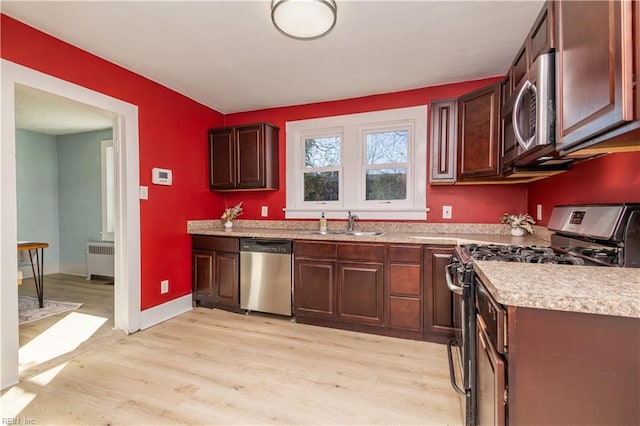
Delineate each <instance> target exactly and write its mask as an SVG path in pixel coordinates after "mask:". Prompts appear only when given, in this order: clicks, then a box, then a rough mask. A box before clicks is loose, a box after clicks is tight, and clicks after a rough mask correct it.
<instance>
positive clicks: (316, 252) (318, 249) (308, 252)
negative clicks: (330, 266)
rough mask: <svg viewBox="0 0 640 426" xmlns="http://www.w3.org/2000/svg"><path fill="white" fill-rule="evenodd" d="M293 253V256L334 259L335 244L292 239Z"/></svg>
mask: <svg viewBox="0 0 640 426" xmlns="http://www.w3.org/2000/svg"><path fill="white" fill-rule="evenodd" d="M293 255H294V256H295V257H315V258H329V259H335V257H336V244H335V243H327V242H310V241H294V242H293Z"/></svg>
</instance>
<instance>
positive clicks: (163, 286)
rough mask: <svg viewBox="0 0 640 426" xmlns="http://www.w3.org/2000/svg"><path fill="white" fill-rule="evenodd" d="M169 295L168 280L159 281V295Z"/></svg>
mask: <svg viewBox="0 0 640 426" xmlns="http://www.w3.org/2000/svg"><path fill="white" fill-rule="evenodd" d="M165 293H169V280H162V281H160V294H165Z"/></svg>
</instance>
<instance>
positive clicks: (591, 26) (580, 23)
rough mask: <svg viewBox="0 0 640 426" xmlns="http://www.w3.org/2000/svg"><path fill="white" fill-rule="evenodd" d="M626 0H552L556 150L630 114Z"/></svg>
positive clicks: (628, 5) (629, 38)
mask: <svg viewBox="0 0 640 426" xmlns="http://www.w3.org/2000/svg"><path fill="white" fill-rule="evenodd" d="M631 6H632V5H631V2H630V1H627V0H624V1H618V0H611V1H561V2H557V3H556V7H557V19H558V40H557V42H558V43H557V44H558V48H557V54H556V58H557V61H558V63H557V78H558V81H557V85H556V87H557V98H558V115H557V128H558V136H557V139H558V142H557V143H556V147H557V148H558V150H566V149H568V148H570V147H571V146H572V145H575V144H577V143H578V142H580V141H584V140H587V139H589V138H591V137H593V136H596V135H598V134H599V133H602V132H604V131H606V130H609V129H612V128H614V127H617V126H619V125H621V124H623V123H625V122H626V121H630V120H632V118H633V104H632V102H633V100H632V93H633V86H632V84H633V83H632V72H633V70H632V59H631V58H632V46H633V43H632V33H631V31H632V25H631Z"/></svg>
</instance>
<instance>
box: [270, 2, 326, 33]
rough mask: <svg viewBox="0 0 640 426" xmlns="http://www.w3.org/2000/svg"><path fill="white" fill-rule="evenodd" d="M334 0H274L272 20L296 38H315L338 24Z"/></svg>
mask: <svg viewBox="0 0 640 426" xmlns="http://www.w3.org/2000/svg"><path fill="white" fill-rule="evenodd" d="M336 9H337V8H336V2H335V1H334V0H273V1H272V2H271V20H272V21H273V25H275V27H276V28H277V29H278V31H280V32H281V33H282V34H284V35H286V36H287V37H291V38H294V39H296V40H314V39H317V38H320V37H323V36H324V35H326V34H327V33H328V32H329V31H331V29H332V28H333V26H334V25H335V24H336Z"/></svg>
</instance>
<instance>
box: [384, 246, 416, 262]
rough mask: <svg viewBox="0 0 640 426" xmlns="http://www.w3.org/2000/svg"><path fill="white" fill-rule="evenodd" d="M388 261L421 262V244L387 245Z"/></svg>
mask: <svg viewBox="0 0 640 426" xmlns="http://www.w3.org/2000/svg"><path fill="white" fill-rule="evenodd" d="M389 262H402V263H421V262H422V246H420V245H406V244H398V245H395V244H390V245H389Z"/></svg>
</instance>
